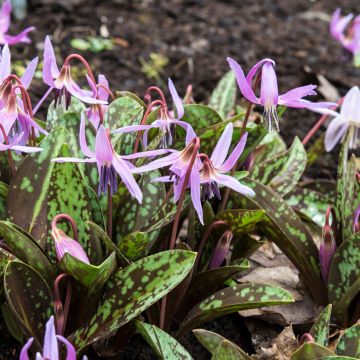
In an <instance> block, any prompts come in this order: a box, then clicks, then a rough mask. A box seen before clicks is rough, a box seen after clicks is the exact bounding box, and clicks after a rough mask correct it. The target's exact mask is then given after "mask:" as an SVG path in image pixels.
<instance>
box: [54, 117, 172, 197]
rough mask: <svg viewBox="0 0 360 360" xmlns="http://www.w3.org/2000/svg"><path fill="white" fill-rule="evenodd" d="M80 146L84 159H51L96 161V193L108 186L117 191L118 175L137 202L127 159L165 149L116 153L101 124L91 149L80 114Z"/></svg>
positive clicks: (137, 192)
mask: <svg viewBox="0 0 360 360" xmlns="http://www.w3.org/2000/svg"><path fill="white" fill-rule="evenodd" d="M144 128H145V129H147V127H146V126H145V127H144V126H142V125H134V126H129V127H126V128H122V129H117V132H118V133H119V132H129V131H137V130H143V129H144ZM80 146H81V150H82V152H83V153H84V155H85V156H87V158H86V159H79V158H70V157H63V158H56V159H53V160H52V161H56V162H84V163H96V164H97V168H98V172H99V177H100V181H99V190H98V194H99V195H100V194H101V193H106V192H107V189H108V186H109V187H110V191H111V194H114V193H115V192H116V191H117V175H119V176H120V178H121V180H122V181H123V182H124V184H125V186H126V187H127V189H128V190H129V192H130V194H131V195H132V196H134V197H135V198H136V199H137V200H138V201H139V203H141V202H142V192H141V190H140V188H139V185H138V184H137V183H136V181H135V179H134V177H133V175H132V173H131V168H132V167H133V166H134V165H132V164H131V163H130V162H129V161H128V160H130V159H136V158H140V157H152V156H157V155H162V154H164V153H165V152H166V150H153V151H145V152H142V153H136V154H132V155H122V156H120V155H119V154H117V153H116V152H115V150H114V148H113V146H112V144H111V141H110V130H109V129H106V128H105V127H104V126H103V125H100V126H99V129H98V131H97V133H96V139H95V151H91V150H90V149H89V147H88V145H87V143H86V137H85V117H84V116H83V115H82V117H81V123H80Z"/></svg>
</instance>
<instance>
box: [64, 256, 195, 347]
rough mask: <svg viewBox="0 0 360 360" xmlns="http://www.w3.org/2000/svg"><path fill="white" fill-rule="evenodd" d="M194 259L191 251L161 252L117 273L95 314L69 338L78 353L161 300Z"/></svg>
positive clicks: (180, 279) (109, 283)
mask: <svg viewBox="0 0 360 360" xmlns="http://www.w3.org/2000/svg"><path fill="white" fill-rule="evenodd" d="M195 258H196V253H193V252H190V251H183V250H171V251H164V252H160V253H157V254H155V255H151V256H148V257H146V258H144V259H141V260H138V261H136V262H134V263H132V264H131V265H129V266H128V267H126V268H124V269H120V270H117V271H116V272H115V273H114V274H113V276H112V277H111V278H110V279H109V280H108V281H107V283H106V284H105V290H104V293H103V296H102V300H101V301H100V303H99V306H98V309H97V311H96V313H95V314H94V315H93V316H92V318H91V319H90V320H89V322H88V323H87V324H85V325H84V326H83V327H82V328H80V329H78V330H77V331H76V332H75V333H74V334H73V335H72V336H71V340H72V342H73V344H74V345H75V346H76V347H77V349H78V351H81V349H83V348H84V347H86V346H87V345H89V344H91V343H93V342H94V341H97V340H100V339H102V338H104V337H106V336H109V335H110V334H111V333H113V332H114V331H115V330H117V329H119V328H120V327H121V326H123V325H124V324H126V323H127V322H129V321H130V320H132V319H134V318H136V317H137V316H138V315H140V314H141V313H142V312H143V311H144V310H145V309H147V308H148V307H150V306H151V305H153V304H154V303H155V302H157V301H158V300H160V299H161V298H162V297H163V296H165V295H166V294H167V293H168V292H170V291H171V290H172V289H173V288H174V287H175V286H176V285H178V284H179V283H180V282H181V281H182V280H183V279H184V278H185V277H186V275H187V274H188V273H189V271H190V270H191V269H192V267H193V265H194V261H195Z"/></svg>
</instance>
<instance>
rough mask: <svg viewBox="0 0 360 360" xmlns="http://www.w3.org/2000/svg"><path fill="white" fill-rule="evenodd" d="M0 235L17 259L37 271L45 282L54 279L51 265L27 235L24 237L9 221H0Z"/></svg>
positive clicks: (36, 244) (34, 241)
mask: <svg viewBox="0 0 360 360" xmlns="http://www.w3.org/2000/svg"><path fill="white" fill-rule="evenodd" d="M0 235H1V236H2V237H3V238H4V239H5V240H6V244H7V245H8V246H9V247H10V248H11V250H12V253H13V254H14V255H15V256H16V257H17V258H18V259H20V260H21V261H23V262H25V263H26V264H28V265H29V266H31V267H33V268H34V269H35V270H37V271H38V272H39V273H40V274H42V276H43V277H44V278H45V279H46V281H48V282H50V283H51V282H52V281H53V280H54V279H55V269H54V267H53V265H52V263H51V262H50V260H49V258H48V257H47V255H46V254H45V253H44V251H43V250H42V249H41V247H40V246H39V244H38V243H37V242H36V240H34V239H33V238H32V237H31V236H30V235H29V234H28V235H27V236H26V235H25V234H24V233H22V232H20V231H19V230H18V229H17V227H16V225H15V224H12V223H10V222H9V221H0Z"/></svg>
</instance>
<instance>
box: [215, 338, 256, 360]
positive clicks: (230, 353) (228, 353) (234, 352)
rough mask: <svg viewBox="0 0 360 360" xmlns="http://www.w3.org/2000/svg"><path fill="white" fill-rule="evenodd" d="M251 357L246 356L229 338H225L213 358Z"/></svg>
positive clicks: (240, 358)
mask: <svg viewBox="0 0 360 360" xmlns="http://www.w3.org/2000/svg"><path fill="white" fill-rule="evenodd" d="M248 358H249V357H244V356H243V355H242V353H240V352H239V350H238V347H237V346H235V345H234V344H233V343H232V342H230V341H229V340H224V341H223V342H221V344H220V345H219V346H218V347H217V349H216V350H215V352H214V354H213V356H212V358H211V359H212V360H247V359H248Z"/></svg>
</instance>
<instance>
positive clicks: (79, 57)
mask: <svg viewBox="0 0 360 360" xmlns="http://www.w3.org/2000/svg"><path fill="white" fill-rule="evenodd" d="M72 59H77V60H79V61H80V62H81V63H82V64H83V65H84V66H85V68H86V71H87V74H88V75H89V76H90V79H91V81H93V83H94V84H95V85H96V80H95V77H94V74H93V72H92V70H91V67H90V65H89V63H88V62H87V61H86V60H85V59H84V58H83V57H82V56H81V55H79V54H71V55H69V56H68V57H67V58H66V59H65V61H64V65H69V63H70V61H71V60H72Z"/></svg>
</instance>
